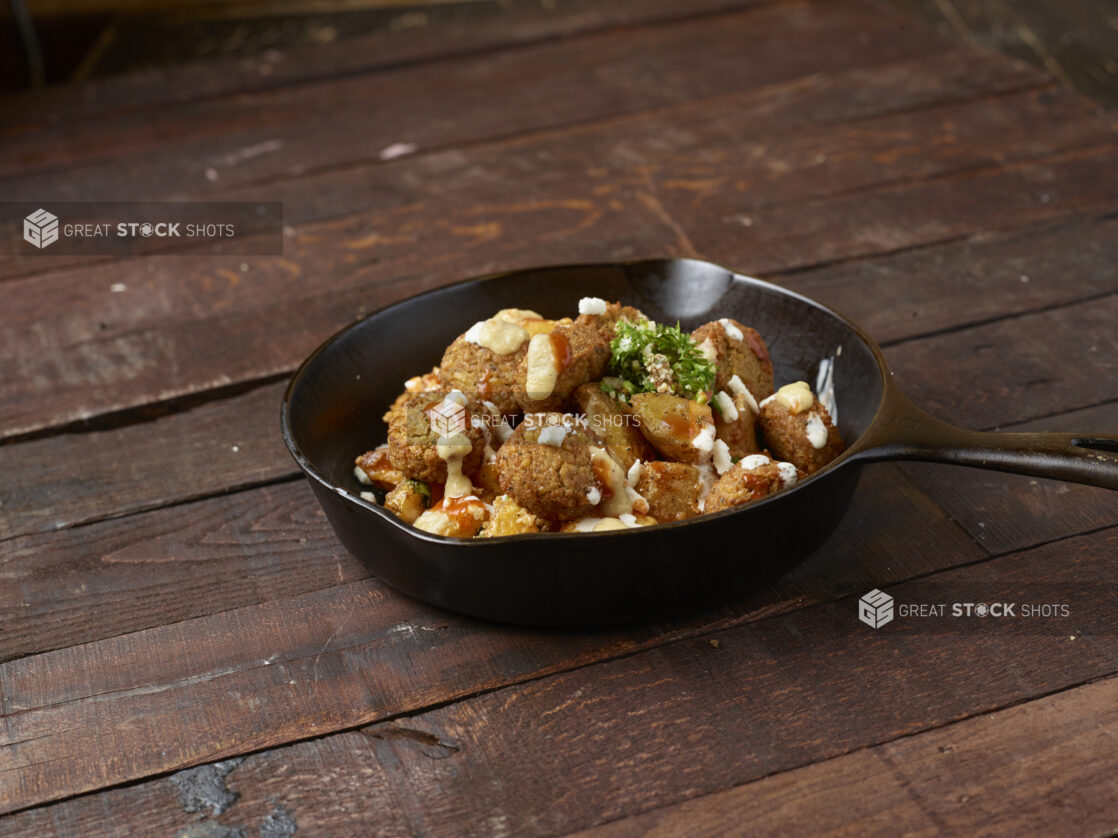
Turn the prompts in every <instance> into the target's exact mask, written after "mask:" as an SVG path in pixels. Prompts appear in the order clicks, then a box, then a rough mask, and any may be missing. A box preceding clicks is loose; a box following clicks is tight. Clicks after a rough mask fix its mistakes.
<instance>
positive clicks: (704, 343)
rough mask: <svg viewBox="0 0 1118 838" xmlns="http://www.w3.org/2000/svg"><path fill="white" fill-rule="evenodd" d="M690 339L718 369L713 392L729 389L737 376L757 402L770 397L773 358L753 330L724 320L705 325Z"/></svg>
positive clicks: (692, 334) (733, 321)
mask: <svg viewBox="0 0 1118 838" xmlns="http://www.w3.org/2000/svg"><path fill="white" fill-rule="evenodd" d="M691 337H692V338H694V340H695V344H696V345H697V346H698V347H699V351H700V352H701V353H703V356H704V357H705V358H706V359H707V360H708V361H711V362H712V363H713V364H714V365H715V367H716V369H717V374H716V375H715V378H714V391H715V392H716V393H717V392H718V391H719V390H727V389H729V386H730V379H731V378H733V377H734V376H735V375H736V376H738V378H739V379H741V381H742V383H743V384H744V385H745V387H746V388H747V389H748V390H749V392H750V393H751V394H752V396H753V398H754V399H755V400H756V401H757V402H760V401H761V400H762V399H765V398H768V397H769V396H771V395H772V393H773V364H772V359H771V358H770V357H769V349H768V347H767V346H765V342H764V341H763V340H762V339H761V336H760V335H759V334H758V333H757V332H756V330H754V329H750V328H749V327H748V326H743V325H742V324H741V323H739V322H738V321H737V320H731V319H730V318H728V317H723V318H722V319H721V320H712V321H711V322H710V323H704V324H703V325H702V326H700V327H699V328H697V329H696V330H695V331H693V332H692V333H691Z"/></svg>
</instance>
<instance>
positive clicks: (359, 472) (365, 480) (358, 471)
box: [353, 466, 373, 486]
mask: <svg viewBox="0 0 1118 838" xmlns="http://www.w3.org/2000/svg"><path fill="white" fill-rule="evenodd" d="M353 476H354V477H356V478H357V482H358V483H360V484H362V485H363V486H372V485H373V481H372V480H370V479H369V475H367V474H365V470H364V469H363V468H361V466H354V467H353Z"/></svg>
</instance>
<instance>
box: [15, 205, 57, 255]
mask: <svg viewBox="0 0 1118 838" xmlns="http://www.w3.org/2000/svg"><path fill="white" fill-rule="evenodd" d="M23 240H24V241H26V242H27V243H28V244H33V245H35V247H37V248H39V249H40V250H42V249H43V248H44V247H48V246H49V245H52V244H54V243H55V242H56V241H58V216H57V215H52V214H51V213H49V212H47V211H46V210H45V209H37V210H35V212H33V213H31V215H29V216H27V218H25V219H23Z"/></svg>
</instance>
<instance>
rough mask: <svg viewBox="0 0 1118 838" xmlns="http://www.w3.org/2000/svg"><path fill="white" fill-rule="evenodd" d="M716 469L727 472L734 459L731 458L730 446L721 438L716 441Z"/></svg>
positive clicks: (722, 472) (719, 471)
mask: <svg viewBox="0 0 1118 838" xmlns="http://www.w3.org/2000/svg"><path fill="white" fill-rule="evenodd" d="M713 461H714V470H715V471H717V472H718V473H719V474H725V473H726V472H727V471H729V470H730V466H732V465H733V464H734V461H733V460H732V459H731V458H730V446H728V445H727V444H726V443H725V442H723V441H722V440H720V439H716V440H715V441H714V460H713Z"/></svg>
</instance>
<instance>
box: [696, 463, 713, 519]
mask: <svg viewBox="0 0 1118 838" xmlns="http://www.w3.org/2000/svg"><path fill="white" fill-rule="evenodd" d="M696 468H698V469H699V504H698V506H699V511H700V512H702V511H703V510H704V509H706V505H707V495H709V494H710V490H711V488H712V487H713V486H714V470H713V469H712V468H711V467H710V465H709V464H707V463H703V464H701V465H699V466H696Z"/></svg>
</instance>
